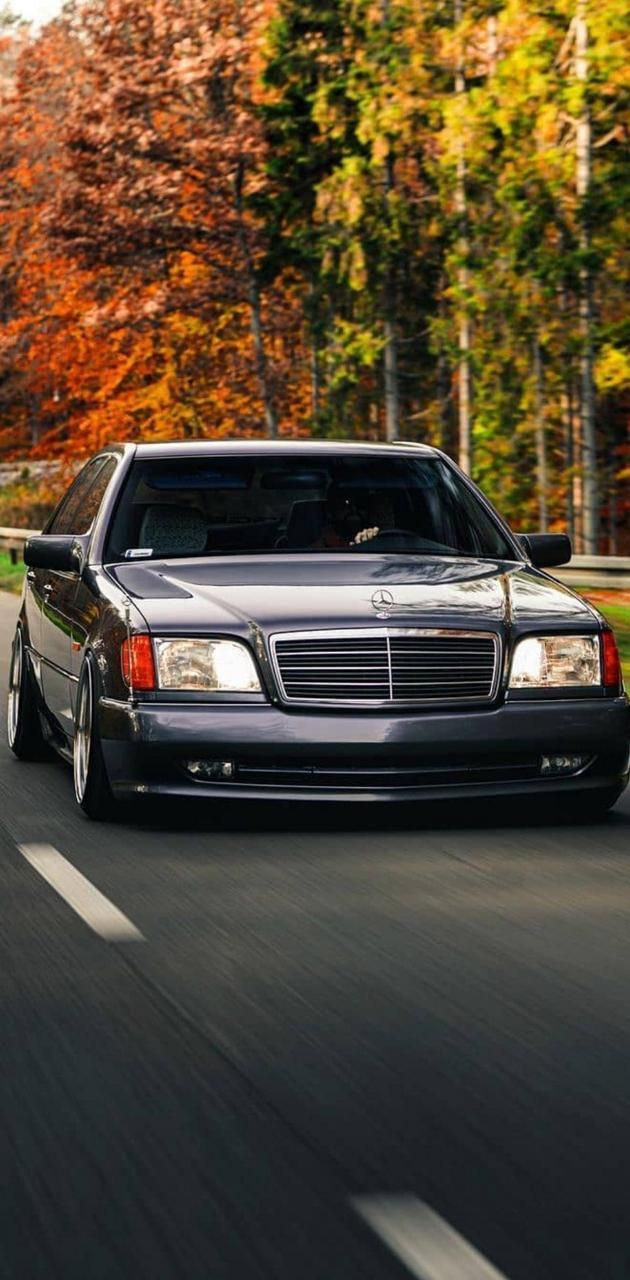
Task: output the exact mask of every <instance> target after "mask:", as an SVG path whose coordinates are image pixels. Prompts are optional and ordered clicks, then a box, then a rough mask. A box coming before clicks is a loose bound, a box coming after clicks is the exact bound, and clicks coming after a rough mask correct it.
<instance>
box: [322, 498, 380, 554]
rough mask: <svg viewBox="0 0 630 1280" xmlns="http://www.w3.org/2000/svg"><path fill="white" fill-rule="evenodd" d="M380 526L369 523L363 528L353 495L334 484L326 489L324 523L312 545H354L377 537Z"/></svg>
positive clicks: (324, 546) (323, 546)
mask: <svg viewBox="0 0 630 1280" xmlns="http://www.w3.org/2000/svg"><path fill="white" fill-rule="evenodd" d="M380 527H381V526H379V525H369V526H366V527H365V528H363V527H362V518H361V516H360V514H359V513H358V511H357V508H356V505H355V502H354V497H353V495H350V494H349V493H348V492H346V490H344V489H342V488H338V487H336V486H335V487H333V488H331V489H329V491H328V495H327V498H326V514H325V518H324V524H323V527H322V530H321V533H320V534H319V536H318V538H317V539H316V541H315V542H313V543H312V547H313V548H314V549H316V548H319V547H322V548H326V547H352V546H356V545H358V544H359V543H361V542H369V541H370V539H371V538H375V537H377V535H378V533H379V531H380Z"/></svg>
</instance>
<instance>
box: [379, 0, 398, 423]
mask: <svg viewBox="0 0 630 1280" xmlns="http://www.w3.org/2000/svg"><path fill="white" fill-rule="evenodd" d="M381 18H382V21H383V25H386V24H387V23H388V22H389V0H381ZM395 185H396V177H395V173H394V157H393V155H392V152H391V150H390V151H389V154H388V156H387V159H386V161H385V170H384V174H383V187H384V192H385V219H386V222H389V203H390V200H389V197H390V195H391V193H392V191H393V190H394V187H395ZM387 258H388V261H387V264H386V268H385V284H384V288H383V336H384V340H385V347H384V351H383V381H384V385H385V439H386V440H397V439H398V437H399V435H400V387H399V382H398V344H397V340H396V320H397V310H398V308H397V299H396V269H395V266H394V263H393V262H392V261H391V248H389V247H388V250H387Z"/></svg>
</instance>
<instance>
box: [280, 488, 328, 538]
mask: <svg viewBox="0 0 630 1280" xmlns="http://www.w3.org/2000/svg"><path fill="white" fill-rule="evenodd" d="M325 520H326V502H325V501H324V499H323V498H308V499H301V500H300V501H299V502H294V503H293V506H292V508H291V513H290V515H289V519H288V521H287V530H286V534H285V538H284V539H283V543H284V544H285V545H286V546H287V547H289V548H294V549H296V550H297V549H299V548H300V547H310V546H312V544H313V543H314V542H317V539H318V538H319V537H320V535H321V532H322V529H323V528H324V524H325Z"/></svg>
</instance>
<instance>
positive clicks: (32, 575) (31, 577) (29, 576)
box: [26, 569, 35, 582]
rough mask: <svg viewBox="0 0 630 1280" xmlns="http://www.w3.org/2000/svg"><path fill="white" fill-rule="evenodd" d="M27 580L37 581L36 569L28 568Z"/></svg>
mask: <svg viewBox="0 0 630 1280" xmlns="http://www.w3.org/2000/svg"><path fill="white" fill-rule="evenodd" d="M26 581H27V582H34V581H35V570H34V569H27V571H26Z"/></svg>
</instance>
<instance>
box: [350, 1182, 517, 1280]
mask: <svg viewBox="0 0 630 1280" xmlns="http://www.w3.org/2000/svg"><path fill="white" fill-rule="evenodd" d="M351 1203H352V1205H353V1207H354V1208H355V1209H356V1211H357V1213H359V1214H360V1215H361V1217H362V1218H363V1219H364V1221H365V1222H367V1223H368V1225H369V1226H370V1227H371V1228H372V1230H373V1231H375V1232H376V1234H377V1236H380V1238H381V1240H383V1241H384V1243H385V1244H386V1245H388V1246H389V1248H390V1249H391V1251H392V1253H395V1254H396V1257H397V1258H399V1259H400V1261H401V1262H403V1263H404V1265H405V1266H406V1267H407V1268H408V1270H409V1271H410V1272H411V1274H412V1275H414V1276H417V1277H418V1278H419V1280H506V1277H505V1276H504V1275H503V1274H502V1273H501V1272H500V1271H497V1269H496V1267H493V1266H491V1264H490V1263H489V1262H486V1259H485V1258H482V1256H481V1254H480V1253H478V1252H477V1250H476V1249H473V1247H472V1245H470V1244H468V1241H467V1240H464V1237H463V1236H460V1235H459V1234H458V1232H457V1231H454V1230H453V1228H452V1227H449V1225H448V1223H447V1222H445V1221H444V1219H443V1218H441V1217H440V1215H439V1214H438V1213H435V1212H434V1211H433V1209H430V1208H429V1206H428V1205H427V1204H423V1202H422V1200H418V1198H417V1196H413V1195H409V1194H399V1195H369V1196H353V1198H352V1201H351Z"/></svg>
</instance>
